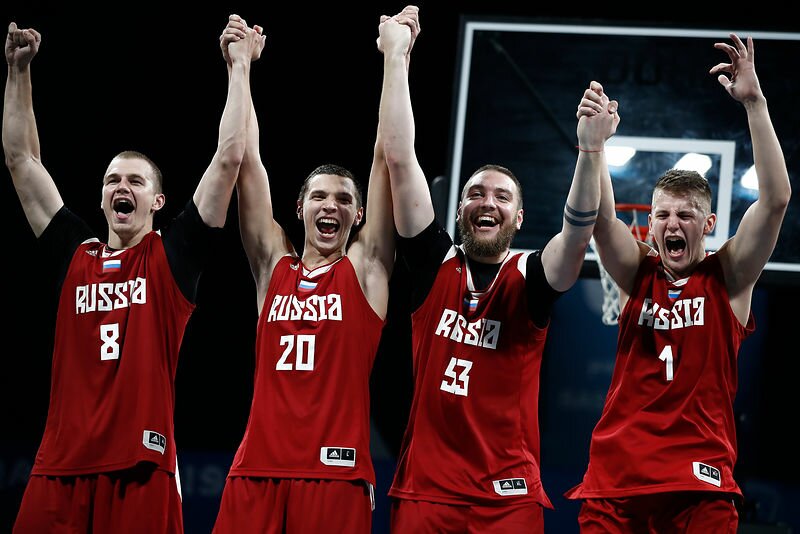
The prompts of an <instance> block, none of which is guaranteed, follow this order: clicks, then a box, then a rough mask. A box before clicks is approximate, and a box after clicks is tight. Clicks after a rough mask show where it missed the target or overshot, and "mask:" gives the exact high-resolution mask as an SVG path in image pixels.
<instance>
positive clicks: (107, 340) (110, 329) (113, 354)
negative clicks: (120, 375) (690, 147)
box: [100, 323, 119, 360]
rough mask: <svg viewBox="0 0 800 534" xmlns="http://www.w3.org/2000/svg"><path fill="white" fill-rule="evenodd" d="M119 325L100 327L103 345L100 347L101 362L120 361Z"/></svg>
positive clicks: (102, 325) (103, 325)
mask: <svg viewBox="0 0 800 534" xmlns="http://www.w3.org/2000/svg"><path fill="white" fill-rule="evenodd" d="M118 339H119V324H118V323H113V324H101V325H100V341H102V342H103V344H102V345H101V346H100V359H101V360H119V343H118V342H117V340H118Z"/></svg>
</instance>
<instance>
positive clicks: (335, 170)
mask: <svg viewBox="0 0 800 534" xmlns="http://www.w3.org/2000/svg"><path fill="white" fill-rule="evenodd" d="M320 174H333V175H335V176H341V177H343V178H348V179H350V181H352V182H353V185H354V186H355V190H356V209H358V208H360V207H361V206H362V199H361V184H359V183H358V180H356V177H355V176H353V173H352V172H350V171H348V170H347V169H345V168H344V167H341V166H339V165H335V164H333V163H326V164H325V165H320V166H319V167H317V168H316V169H314V170H313V171H311V174H309V175H308V176H306V179H305V180H303V185H302V187H300V194H299V195H297V201H298V202H299V203H300V204H302V203H303V197H304V196H305V195H306V192H307V191H308V183H309V182H310V181H311V179H312V178H314V177H315V176H319V175H320Z"/></svg>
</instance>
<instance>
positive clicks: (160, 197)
mask: <svg viewBox="0 0 800 534" xmlns="http://www.w3.org/2000/svg"><path fill="white" fill-rule="evenodd" d="M166 203H167V197H165V196H164V193H158V194H157V195H156V197H155V198H154V199H153V205H152V206H151V209H152V210H153V211H154V212H155V211H158V210H160V209H161V208H163V207H164V204H166Z"/></svg>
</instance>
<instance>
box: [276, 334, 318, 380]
mask: <svg viewBox="0 0 800 534" xmlns="http://www.w3.org/2000/svg"><path fill="white" fill-rule="evenodd" d="M295 338H296V339H297V341H295ZM315 339H316V336H313V335H308V334H302V335H298V336H281V345H284V346H286V350H284V351H283V354H282V355H281V359H280V360H278V363H277V364H275V369H277V370H278V371H291V370H292V369H296V370H298V371H313V370H314V344H315ZM295 347H296V349H295ZM292 352H294V353H295V356H294V363H292V362H291V361H287V360H288V359H289V358H290V356H292Z"/></svg>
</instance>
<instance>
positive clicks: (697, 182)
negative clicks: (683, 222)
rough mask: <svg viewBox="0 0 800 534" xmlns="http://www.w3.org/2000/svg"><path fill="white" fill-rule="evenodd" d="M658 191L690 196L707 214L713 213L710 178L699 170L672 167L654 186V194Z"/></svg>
mask: <svg viewBox="0 0 800 534" xmlns="http://www.w3.org/2000/svg"><path fill="white" fill-rule="evenodd" d="M657 191H666V192H667V193H671V194H676V195H681V196H689V197H691V198H693V199H694V200H695V202H696V204H697V207H699V208H700V209H702V210H703V212H704V213H705V214H706V215H707V214H709V213H711V187H710V186H709V185H708V180H706V179H705V178H704V177H703V176H702V175H701V174H700V173H698V172H697V171H688V170H684V169H670V170H668V171H667V172H666V173H664V175H663V176H662V177H661V178H659V179H658V181H657V182H656V185H655V187H653V195H654V196H655V193H656V192H657Z"/></svg>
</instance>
